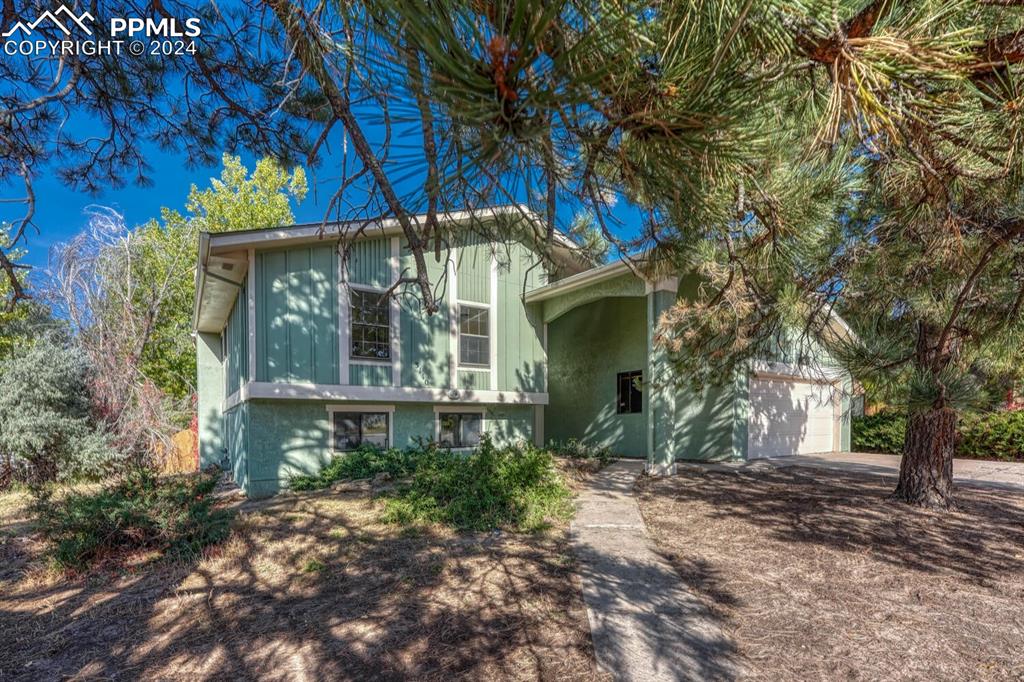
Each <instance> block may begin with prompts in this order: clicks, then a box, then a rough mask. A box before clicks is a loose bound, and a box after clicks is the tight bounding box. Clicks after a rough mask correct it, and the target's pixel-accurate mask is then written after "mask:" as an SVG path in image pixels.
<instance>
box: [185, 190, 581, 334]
mask: <svg viewBox="0 0 1024 682" xmlns="http://www.w3.org/2000/svg"><path fill="white" fill-rule="evenodd" d="M411 217H412V219H413V220H415V221H418V222H420V221H423V220H425V219H426V215H425V214H417V215H414V216H411ZM501 217H513V218H522V219H525V220H526V221H527V222H528V224H529V225H530V227H531V228H532V232H533V238H535V239H538V240H540V239H541V238H543V237H545V236H546V234H545V232H544V230H543V227H542V225H543V222H542V221H541V219H540V217H539V216H538V215H537V214H536V213H535V212H533V211H532V210H531V209H530V208H529V207H528V206H525V205H523V204H510V205H505V206H495V207H489V208H481V209H470V210H464V211H446V212H443V213H439V214H438V219H439V220H440V221H441V222H443V223H448V224H459V223H466V222H469V221H472V220H495V219H497V218H501ZM352 232H355V233H357V234H358V236H357V237H356V238H359V239H364V238H365V239H372V238H375V237H390V236H400V235H402V234H403V230H402V226H401V223H400V222H399V221H398V219H396V218H385V219H370V220H349V221H335V222H328V223H323V222H315V223H297V224H294V225H287V226H282V227H267V228H255V229H250V230H236V231H232V232H217V233H210V232H200V234H199V251H198V267H197V268H196V279H195V282H196V294H195V299H194V301H193V306H192V333H193V334H195V333H197V332H198V331H199V327H200V317H201V314H202V309H203V308H202V302H203V295H204V289H205V288H206V287H207V286H208V285H209V278H208V275H209V273H208V269H209V261H210V259H211V257H215V259H216V257H218V256H221V255H225V254H226V255H227V256H228V257H230V255H231V254H232V253H235V252H240V251H245V250H248V249H255V248H272V247H274V246H285V245H289V246H291V245H298V244H305V243H315V242H318V241H323V240H324V239H328V238H332V237H335V238H336V237H341V236H345V235H346V234H348V233H352ZM553 239H554V242H555V250H556V252H560V253H561V256H560V257H559V259H558V260H561V261H564V263H563V265H564V264H569V267H571V268H573V269H575V268H579V267H585V264H584V262H583V260H582V258H580V257H579V256H578V255H577V254H578V253H579V246H578V245H577V244H576V243H575V242H573V241H572V240H571V239H569V237H568V236H566V235H565V234H564V233H562V232H561V231H559V230H555V232H554V237H553ZM210 276H211V277H212V276H213V275H210ZM216 279H218V280H219V279H221V278H219V277H216Z"/></svg>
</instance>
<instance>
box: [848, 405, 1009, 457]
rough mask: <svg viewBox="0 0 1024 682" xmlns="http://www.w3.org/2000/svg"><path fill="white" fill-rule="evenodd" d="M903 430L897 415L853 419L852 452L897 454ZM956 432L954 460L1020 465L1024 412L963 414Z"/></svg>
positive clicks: (901, 418)
mask: <svg viewBox="0 0 1024 682" xmlns="http://www.w3.org/2000/svg"><path fill="white" fill-rule="evenodd" d="M905 428H906V417H905V416H904V415H903V414H901V413H897V412H890V411H886V412H879V413H878V414H874V415H869V416H864V417H854V419H853V424H852V434H851V436H852V437H851V440H852V446H853V449H854V450H860V451H865V452H889V453H892V454H897V455H898V454H901V453H902V452H903V438H904V431H905ZM957 432H958V437H957V446H956V456H957V457H967V458H972V459H998V460H1006V461H1024V411H1021V410H1014V411H1006V412H984V413H967V414H963V415H961V416H960V421H959V422H958V424H957Z"/></svg>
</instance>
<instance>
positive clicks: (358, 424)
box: [332, 412, 389, 452]
mask: <svg viewBox="0 0 1024 682" xmlns="http://www.w3.org/2000/svg"><path fill="white" fill-rule="evenodd" d="M332 418H333V419H334V451H335V452H349V451H351V450H356V449H358V448H359V446H360V445H373V446H376V447H378V448H381V449H382V450H386V449H387V448H388V418H389V415H388V413H387V412H333V413H332Z"/></svg>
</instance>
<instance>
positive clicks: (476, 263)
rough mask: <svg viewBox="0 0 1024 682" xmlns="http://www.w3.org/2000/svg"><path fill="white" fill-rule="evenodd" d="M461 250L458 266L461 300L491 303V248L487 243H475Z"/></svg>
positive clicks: (471, 242) (470, 242)
mask: <svg viewBox="0 0 1024 682" xmlns="http://www.w3.org/2000/svg"><path fill="white" fill-rule="evenodd" d="M467 241H468V242H469V243H467V244H465V245H464V246H462V247H460V248H459V253H458V255H457V256H456V261H455V262H456V263H457V264H458V275H457V278H458V281H459V300H460V301H473V302H475V303H490V302H491V246H490V245H489V244H487V243H473V242H479V241H481V240H480V239H479V238H477V239H469V240H467Z"/></svg>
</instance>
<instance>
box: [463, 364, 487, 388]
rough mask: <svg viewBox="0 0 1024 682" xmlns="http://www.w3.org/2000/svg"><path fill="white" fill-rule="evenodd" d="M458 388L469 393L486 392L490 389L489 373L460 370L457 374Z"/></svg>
mask: <svg viewBox="0 0 1024 682" xmlns="http://www.w3.org/2000/svg"><path fill="white" fill-rule="evenodd" d="M458 384H459V388H461V389H465V390H470V391H486V390H489V389H490V387H491V373H490V372H479V371H476V370H470V369H460V370H459V373H458Z"/></svg>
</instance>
